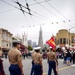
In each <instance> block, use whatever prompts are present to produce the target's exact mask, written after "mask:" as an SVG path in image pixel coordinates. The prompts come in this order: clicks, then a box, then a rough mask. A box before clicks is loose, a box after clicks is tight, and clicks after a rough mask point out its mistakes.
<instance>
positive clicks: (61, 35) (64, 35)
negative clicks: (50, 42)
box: [55, 29, 75, 47]
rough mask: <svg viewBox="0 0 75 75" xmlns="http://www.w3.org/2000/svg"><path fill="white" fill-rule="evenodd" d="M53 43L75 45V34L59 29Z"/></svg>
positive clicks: (61, 45) (60, 45) (62, 45)
mask: <svg viewBox="0 0 75 75" xmlns="http://www.w3.org/2000/svg"><path fill="white" fill-rule="evenodd" d="M55 43H56V45H57V46H59V47H73V46H75V34H74V33H70V32H69V31H68V30H66V29H61V30H59V31H58V33H57V34H56V36H55Z"/></svg>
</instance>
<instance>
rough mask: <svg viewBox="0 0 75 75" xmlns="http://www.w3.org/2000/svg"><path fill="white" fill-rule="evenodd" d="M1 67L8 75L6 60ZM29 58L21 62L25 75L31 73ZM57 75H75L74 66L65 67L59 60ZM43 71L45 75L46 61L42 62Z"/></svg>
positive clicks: (46, 71)
mask: <svg viewBox="0 0 75 75" xmlns="http://www.w3.org/2000/svg"><path fill="white" fill-rule="evenodd" d="M3 60H4V62H3V65H4V70H5V74H6V75H10V74H9V70H8V69H9V61H8V59H4V58H3ZM31 61H32V60H31V58H29V59H27V58H26V59H25V60H23V69H24V74H25V75H30V71H31ZM58 62H59V66H58V67H59V75H75V65H74V64H72V63H71V65H70V66H67V65H66V64H63V60H62V59H59V60H58ZM43 69H44V75H47V73H48V64H47V60H46V59H44V60H43ZM52 75H54V74H53V73H52Z"/></svg>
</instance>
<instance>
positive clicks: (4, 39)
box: [0, 28, 12, 50]
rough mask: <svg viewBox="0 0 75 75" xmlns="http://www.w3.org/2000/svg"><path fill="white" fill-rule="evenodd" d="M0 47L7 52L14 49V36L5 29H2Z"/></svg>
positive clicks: (0, 30)
mask: <svg viewBox="0 0 75 75" xmlns="http://www.w3.org/2000/svg"><path fill="white" fill-rule="evenodd" d="M0 47H1V48H3V49H6V50H8V49H10V48H11V47H12V34H11V33H10V32H9V31H8V30H6V29H3V28H1V29H0Z"/></svg>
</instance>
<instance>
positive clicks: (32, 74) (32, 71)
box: [30, 61, 34, 75]
mask: <svg viewBox="0 0 75 75" xmlns="http://www.w3.org/2000/svg"><path fill="white" fill-rule="evenodd" d="M30 75H34V61H32V68H31V73H30Z"/></svg>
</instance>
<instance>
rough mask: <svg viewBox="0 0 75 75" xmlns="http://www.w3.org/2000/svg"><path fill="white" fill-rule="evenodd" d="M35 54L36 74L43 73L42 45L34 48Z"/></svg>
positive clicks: (41, 74) (40, 74)
mask: <svg viewBox="0 0 75 75" xmlns="http://www.w3.org/2000/svg"><path fill="white" fill-rule="evenodd" d="M34 50H35V53H34V54H33V61H34V67H33V68H34V75H43V66H42V55H41V54H40V47H37V48H34Z"/></svg>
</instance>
